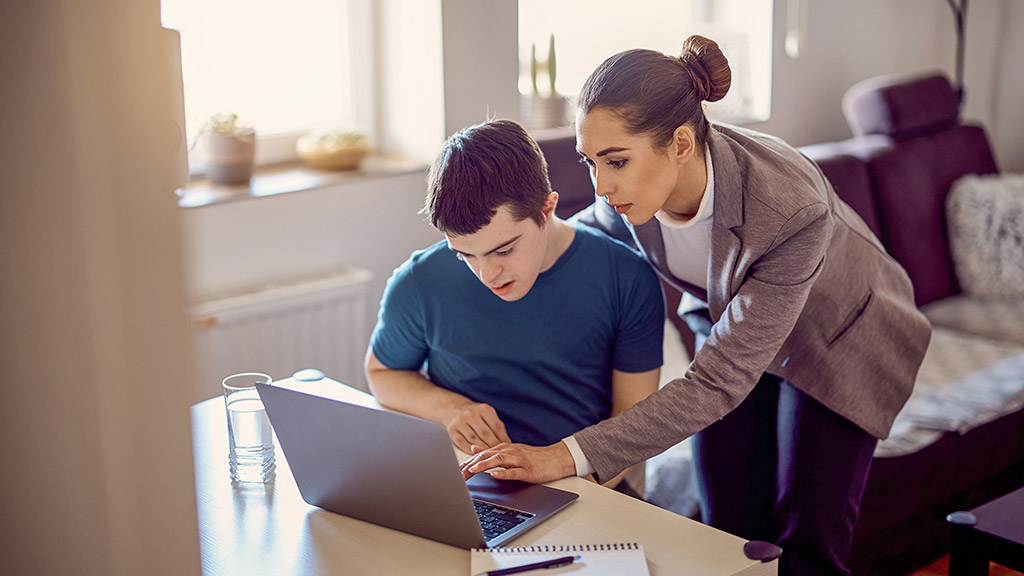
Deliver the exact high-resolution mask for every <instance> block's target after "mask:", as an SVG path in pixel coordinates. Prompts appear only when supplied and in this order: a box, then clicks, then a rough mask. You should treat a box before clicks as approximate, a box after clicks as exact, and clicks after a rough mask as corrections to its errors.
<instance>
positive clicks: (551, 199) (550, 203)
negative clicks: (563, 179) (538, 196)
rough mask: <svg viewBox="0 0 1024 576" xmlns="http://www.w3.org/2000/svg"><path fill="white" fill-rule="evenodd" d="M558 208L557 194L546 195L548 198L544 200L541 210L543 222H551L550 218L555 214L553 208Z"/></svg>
mask: <svg viewBox="0 0 1024 576" xmlns="http://www.w3.org/2000/svg"><path fill="white" fill-rule="evenodd" d="M557 207H558V192H554V191H552V192H551V193H550V194H548V197H547V198H546V199H545V200H544V207H543V208H542V209H541V213H542V214H544V221H545V222H547V221H548V220H551V216H552V215H553V214H554V213H555V208H557Z"/></svg>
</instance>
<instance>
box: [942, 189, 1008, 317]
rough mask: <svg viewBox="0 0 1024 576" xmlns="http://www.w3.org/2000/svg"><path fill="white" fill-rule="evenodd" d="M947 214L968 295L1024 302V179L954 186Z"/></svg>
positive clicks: (955, 258) (956, 260) (955, 260)
mask: <svg viewBox="0 0 1024 576" xmlns="http://www.w3.org/2000/svg"><path fill="white" fill-rule="evenodd" d="M946 210H947V211H946V214H947V219H948V222H949V240H950V247H951V248H952V251H953V263H954V264H955V266H956V276H957V279H959V280H960V286H961V288H962V289H963V291H964V292H965V293H967V294H970V295H972V296H978V297H985V298H1021V297H1024V174H1015V175H989V176H978V175H974V174H971V175H968V176H964V177H963V178H960V179H959V180H957V181H956V182H955V183H953V189H952V190H951V191H950V194H949V199H948V202H947V206H946Z"/></svg>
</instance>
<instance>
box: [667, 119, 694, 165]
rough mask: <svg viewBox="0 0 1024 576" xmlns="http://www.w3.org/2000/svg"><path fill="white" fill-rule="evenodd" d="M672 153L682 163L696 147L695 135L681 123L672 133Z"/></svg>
mask: <svg viewBox="0 0 1024 576" xmlns="http://www.w3.org/2000/svg"><path fill="white" fill-rule="evenodd" d="M671 146H672V150H671V151H672V154H673V155H674V156H675V157H676V160H677V161H678V162H679V163H680V164H682V163H683V162H688V161H689V160H690V159H691V158H693V155H694V154H695V153H696V149H697V137H696V135H695V134H694V133H693V129H692V128H690V127H689V126H687V125H686V124H683V125H682V126H679V127H678V128H676V130H675V132H673V133H672V144H671Z"/></svg>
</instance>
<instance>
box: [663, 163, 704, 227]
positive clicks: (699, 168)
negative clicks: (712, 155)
mask: <svg viewBox="0 0 1024 576" xmlns="http://www.w3.org/2000/svg"><path fill="white" fill-rule="evenodd" d="M707 186H708V167H707V165H706V163H705V162H704V150H703V148H702V149H701V150H700V152H697V153H695V154H693V155H692V156H691V157H690V159H689V160H687V161H686V162H685V163H683V164H680V165H679V178H678V180H677V181H676V187H675V188H674V189H673V190H672V193H671V194H669V196H668V198H667V199H666V200H665V205H664V206H662V210H665V211H666V212H669V213H670V214H672V215H673V216H677V217H679V218H681V219H688V218H692V217H693V215H694V214H696V213H697V209H699V208H700V201H701V199H702V198H704V189H705V188H707Z"/></svg>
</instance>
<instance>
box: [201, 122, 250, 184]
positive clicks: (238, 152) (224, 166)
mask: <svg viewBox="0 0 1024 576" xmlns="http://www.w3.org/2000/svg"><path fill="white" fill-rule="evenodd" d="M255 157H256V133H255V131H253V130H246V131H243V132H240V133H237V134H225V133H223V132H210V133H208V134H205V135H204V136H203V159H204V162H205V165H206V176H207V178H209V179H210V181H211V182H213V183H214V184H226V185H242V184H248V183H249V180H250V179H251V178H252V167H253V160H254V159H255Z"/></svg>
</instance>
